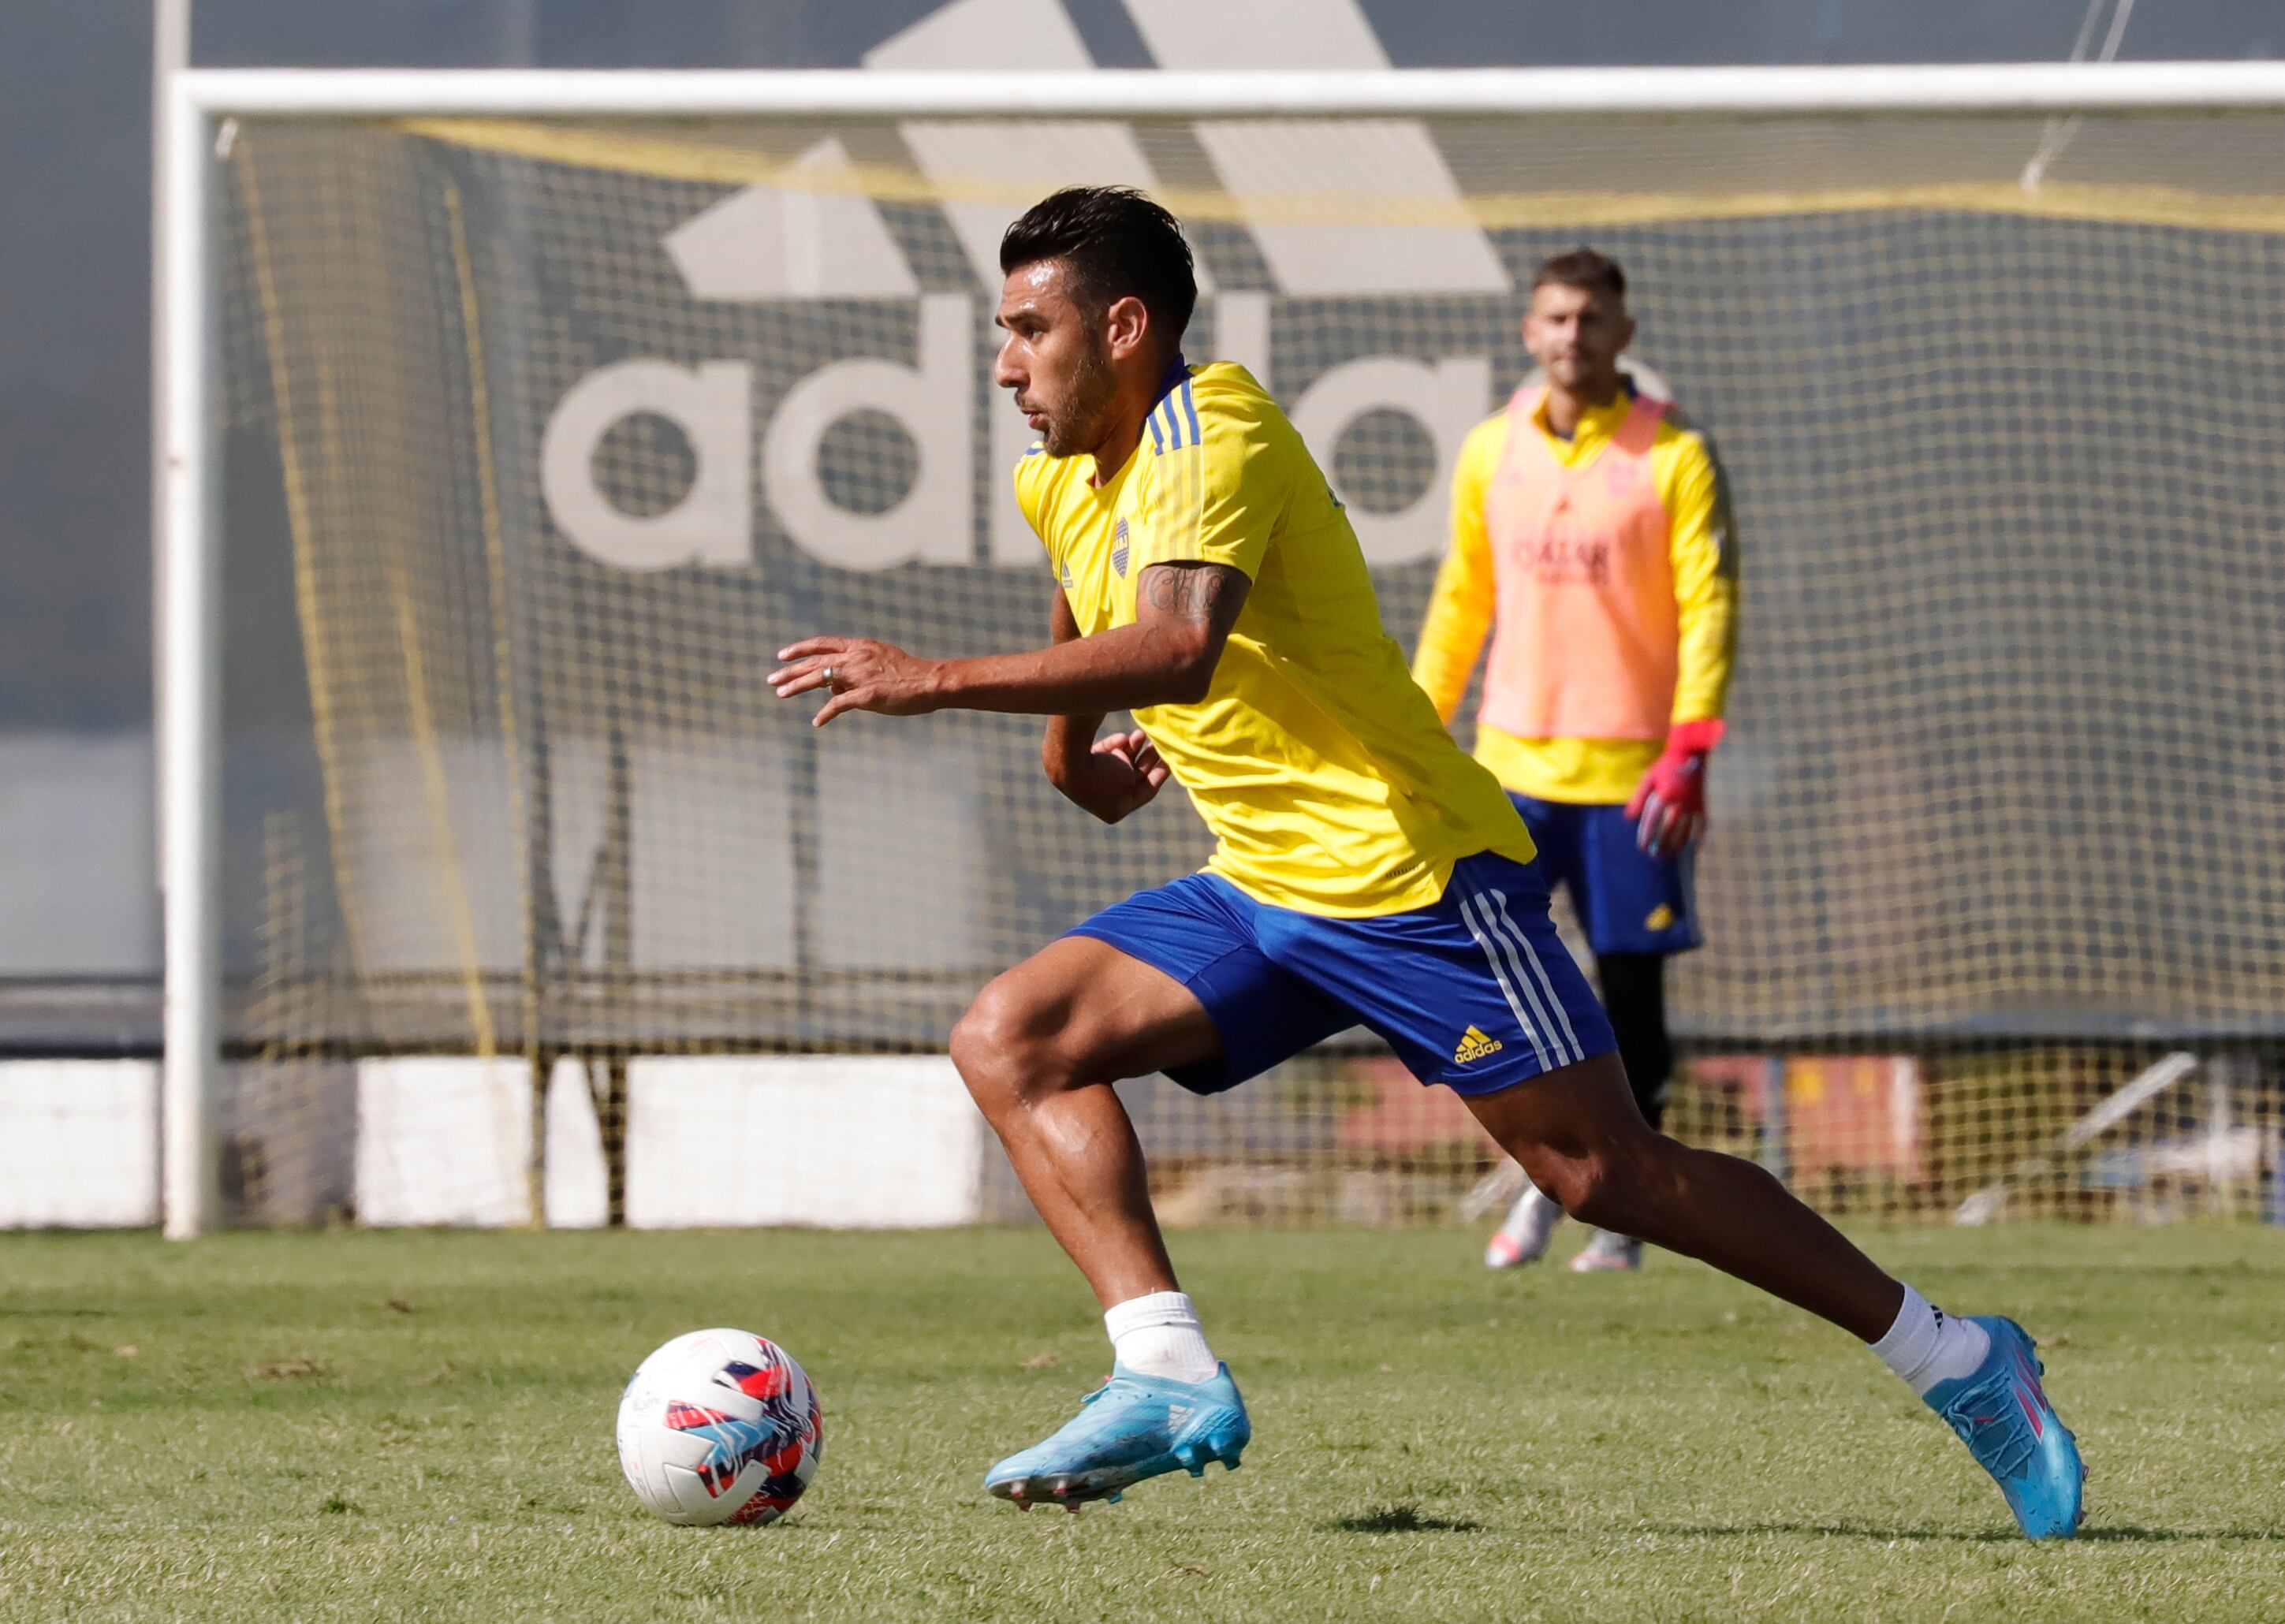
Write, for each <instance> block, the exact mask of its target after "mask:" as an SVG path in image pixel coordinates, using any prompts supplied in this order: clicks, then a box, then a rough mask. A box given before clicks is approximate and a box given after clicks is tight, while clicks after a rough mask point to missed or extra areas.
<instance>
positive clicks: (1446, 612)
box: [1412, 390, 1738, 805]
mask: <svg viewBox="0 0 2285 1624" xmlns="http://www.w3.org/2000/svg"><path fill="white" fill-rule="evenodd" d="M1632 404H1633V403H1632V400H1631V398H1630V396H1629V394H1628V393H1627V391H1625V390H1621V392H1620V394H1619V396H1618V397H1617V398H1616V399H1614V401H1613V402H1612V403H1611V404H1609V405H1607V406H1601V407H1595V408H1590V410H1588V411H1587V412H1584V413H1582V415H1581V417H1580V420H1579V423H1578V427H1577V430H1576V432H1575V433H1574V434H1573V435H1571V437H1570V438H1569V439H1568V440H1566V439H1564V438H1563V437H1561V436H1560V435H1557V434H1555V433H1554V432H1553V431H1552V430H1551V429H1550V428H1548V427H1547V422H1546V418H1545V415H1544V406H1542V408H1541V410H1540V411H1539V412H1535V413H1534V416H1533V423H1534V432H1536V433H1539V434H1542V435H1546V436H1547V442H1548V448H1549V450H1550V451H1551V452H1552V453H1553V454H1554V456H1555V457H1556V459H1558V460H1559V461H1560V462H1561V463H1562V464H1563V465H1564V466H1565V467H1580V466H1581V465H1582V464H1584V463H1587V462H1590V461H1591V460H1592V459H1594V458H1595V457H1596V456H1597V455H1598V454H1599V453H1600V452H1601V451H1602V450H1603V448H1604V446H1605V445H1606V443H1608V442H1609V440H1610V438H1611V436H1612V435H1613V434H1614V433H1615V432H1616V431H1617V429H1618V428H1619V426H1620V425H1621V423H1623V422H1624V421H1625V420H1626V416H1627V412H1628V411H1629V408H1630V407H1631V405H1632ZM1508 433H1509V428H1508V415H1507V413H1506V412H1501V413H1500V415H1499V416H1497V417H1495V418H1491V419H1488V420H1486V421H1484V422H1482V423H1480V424H1478V425H1477V426H1476V428H1474V429H1473V430H1472V431H1471V432H1470V434H1469V435H1468V438H1467V441H1466V443H1464V445H1463V446H1462V447H1461V451H1460V458H1459V463H1458V466H1457V468H1456V469H1455V470H1454V472H1453V476H1452V539H1451V545H1450V549H1449V551H1448V552H1447V553H1445V555H1444V562H1443V565H1442V567H1441V569H1438V570H1437V572H1436V585H1435V589H1434V591H1433V593H1432V595H1431V596H1430V599H1429V602H1428V615H1427V618H1426V620H1425V623H1424V624H1422V626H1421V628H1420V646H1419V648H1418V650H1417V652H1416V653H1415V654H1414V655H1413V660H1412V678H1413V680H1414V681H1416V682H1417V683H1418V684H1419V685H1420V686H1422V687H1423V688H1425V690H1427V694H1428V697H1429V698H1430V699H1432V700H1433V701H1434V702H1435V704H1436V712H1437V714H1438V715H1439V716H1441V717H1442V718H1444V721H1445V723H1446V724H1447V725H1448V726H1449V724H1450V722H1451V720H1452V718H1453V717H1454V716H1455V715H1456V714H1457V712H1458V710H1459V708H1460V702H1461V700H1462V699H1463V698H1464V696H1465V695H1466V694H1467V690H1468V679H1469V678H1470V676H1471V675H1472V673H1473V672H1474V671H1475V666H1476V661H1477V659H1478V657H1479V656H1480V655H1481V654H1482V652H1483V647H1484V640H1485V639H1486V638H1487V637H1488V635H1489V633H1490V632H1491V628H1492V620H1493V616H1495V614H1496V612H1497V606H1498V590H1497V585H1496V578H1495V575H1494V562H1493V558H1492V545H1491V537H1490V534H1489V531H1488V529H1487V527H1486V524H1485V522H1484V497H1485V494H1486V492H1487V491H1488V490H1489V489H1490V487H1491V482H1492V480H1493V478H1494V476H1495V475H1497V474H1498V472H1499V468H1500V463H1501V461H1502V459H1504V457H1505V456H1506V454H1507V443H1508ZM1651 474H1652V477H1653V480H1654V482H1656V485H1657V489H1658V496H1659V500H1660V502H1661V505H1662V506H1664V507H1665V509H1666V511H1667V513H1668V514H1669V515H1670V518H1671V522H1672V526H1673V530H1672V537H1671V540H1670V543H1669V545H1670V548H1671V554H1670V558H1671V564H1672V568H1673V572H1674V598H1675V611H1676V625H1677V628H1678V633H1677V635H1678V640H1679V643H1680V647H1679V648H1678V650H1677V655H1678V663H1677V671H1676V680H1675V685H1674V710H1673V716H1672V720H1674V721H1676V722H1696V721H1703V720H1706V719H1708V718H1718V717H1720V716H1721V715H1722V712H1723V707H1724V703H1725V702H1727V699H1728V696H1729V687H1730V671H1731V664H1732V662H1733V658H1734V655H1735V650H1736V645H1737V628H1738V555H1737V538H1736V536H1735V534H1734V533H1733V531H1732V530H1731V518H1730V500H1729V490H1728V485H1727V482H1726V481H1725V480H1724V476H1723V474H1722V467H1721V463H1720V461H1719V460H1718V459H1716V456H1715V454H1714V449H1713V447H1712V446H1711V445H1710V444H1708V442H1707V439H1706V436H1705V435H1703V434H1702V433H1700V431H1698V430H1697V429H1695V428H1692V427H1691V426H1690V425H1689V424H1688V423H1687V422H1686V421H1684V420H1680V419H1679V414H1678V413H1676V412H1668V413H1667V415H1666V417H1665V419H1664V420H1662V421H1661V423H1660V424H1659V426H1658V437H1657V439H1656V441H1655V442H1654V443H1653V446H1652V449H1651ZM1663 748H1664V746H1663V744H1662V743H1661V741H1658V740H1654V739H1519V738H1517V737H1515V736H1513V735H1512V734H1505V733H1503V732H1501V731H1500V730H1499V729H1497V728H1496V727H1492V726H1488V725H1486V724H1483V723H1478V725H1477V727H1476V749H1475V754H1476V759H1477V760H1479V761H1480V762H1482V763H1483V764H1484V765H1485V766H1487V767H1488V768H1490V769H1491V771H1492V773H1493V775H1494V776H1495V777H1496V778H1497V779H1498V780H1499V781H1500V782H1501V784H1502V785H1503V786H1504V787H1505V788H1508V789H1511V790H1512V791H1514V792H1515V793H1516V794H1518V795H1527V796H1534V797H1535V798H1536V799H1539V800H1543V801H1566V802H1572V803H1575V804H1582V805H1601V804H1619V803H1623V802H1624V801H1626V800H1627V799H1628V798H1629V796H1632V795H1633V794H1634V791H1635V786H1636V785H1637V783H1639V782H1640V781H1641V780H1642V775H1643V774H1644V773H1645V772H1647V771H1648V770H1649V769H1650V765H1651V764H1652V763H1653V761H1655V760H1657V759H1658V755H1659V752H1660V750H1661V749H1663Z"/></svg>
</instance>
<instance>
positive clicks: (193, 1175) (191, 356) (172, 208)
mask: <svg viewBox="0 0 2285 1624" xmlns="http://www.w3.org/2000/svg"><path fill="white" fill-rule="evenodd" d="M166 132H167V145H168V147H169V156H168V161H167V168H166V174H167V200H166V223H167V224H166V235H165V237H164V238H163V239H161V244H160V268H161V281H162V283H163V284H164V286H165V293H164V298H165V305H164V309H165V311H166V326H165V328H164V335H165V341H166V386H167V387H166V393H165V395H164V396H163V397H162V399H161V411H160V446H161V459H162V461H161V492H160V495H161V501H160V514H161V519H162V525H161V545H162V548H163V559H164V569H165V574H164V577H163V578H164V580H165V582H166V594H165V597H164V599H163V600H162V602H161V616H160V619H161V635H162V637H163V639H164V642H163V644H162V647H163V649H164V651H165V656H166V658H165V664H164V667H163V669H162V671H161V676H162V683H161V690H160V710H159V718H158V720H159V744H160V757H159V759H160V764H161V771H160V782H159V825H160V878H161V884H162V885H163V886H164V887H165V890H166V935H165V951H166V971H165V973H166V1002H165V1038H166V1059H165V1064H164V1071H163V1073H162V1081H161V1095H160V1097H161V1114H160V1124H161V1145H162V1153H161V1181H162V1182H161V1203H162V1208H163V1211H164V1213H165V1221H166V1231H167V1234H168V1236H169V1238H171V1239H176V1240H183V1239H187V1238H189V1237H190V1236H197V1235H202V1234H204V1233H205V1232H206V1231H207V1230H208V1229H209V1228H212V1227H213V1225H214V1222H215V1217H216V1207H217V1204H218V1203H217V1195H216V1154H215V1152H216V1144H215V1133H214V1123H213V1120H212V1112H213V1103H214V1098H215V1084H216V1078H217V1077H218V1075H219V1073H220V1070H221V1035H222V1034H221V1022H222V929H221V919H220V914H221V901H222V878H221V868H222V817H221V800H222V725H221V710H222V658H221V641H222V639H221V629H222V627H221V622H222V616H221V598H222V568H221V555H222V545H221V543H222V536H221V530H222V527H221V524H220V522H219V510H218V503H217V498H218V496H219V488H220V480H219V479H218V478H217V477H216V474H217V470H216V457H215V452H216V447H217V443H218V441H217V435H216V424H215V413H214V410H213V399H214V391H213V388H212V380H211V376H210V373H211V368H212V365H213V360H214V357H215V353H216V316H215V312H214V310H213V303H212V301H210V300H209V299H208V296H207V280H208V275H209V272H210V270H211V264H212V246H211V245H212V236H213V221H212V213H211V203H212V192H213V186H212V177H213V174H214V164H213V161H212V159H211V157H210V156H209V154H208V151H207V140H208V123H207V118H206V114H205V113H204V112H203V111H202V110H201V109H200V106H199V105H198V103H197V102H196V101H195V100H194V99H193V98H192V96H191V95H190V94H189V92H188V90H187V85H186V83H185V82H182V81H178V82H177V89H176V90H175V91H174V92H173V93H172V94H170V95H169V97H168V98H167V109H166Z"/></svg>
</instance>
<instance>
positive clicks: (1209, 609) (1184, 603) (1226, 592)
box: [1142, 564, 1251, 632]
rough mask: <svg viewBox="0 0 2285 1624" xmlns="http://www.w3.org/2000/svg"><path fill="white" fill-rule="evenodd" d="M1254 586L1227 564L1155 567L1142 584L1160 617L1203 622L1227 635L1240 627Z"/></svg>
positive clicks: (1146, 599)
mask: <svg viewBox="0 0 2285 1624" xmlns="http://www.w3.org/2000/svg"><path fill="white" fill-rule="evenodd" d="M1250 584H1251V583H1250V582H1248V581H1247V580H1246V578H1245V572H1244V571H1243V570H1238V569H1231V568H1230V567H1229V565H1227V564H1153V565H1151V566H1150V569H1146V570H1144V571H1143V572H1142V593H1143V600H1144V601H1145V602H1147V603H1149V604H1150V607H1151V608H1154V609H1156V610H1158V612H1159V613H1160V614H1162V615H1178V616H1182V618H1184V619H1186V620H1194V619H1203V620H1205V621H1206V622H1207V623H1208V624H1211V625H1213V627H1214V629H1215V630H1216V631H1218V632H1228V631H1229V629H1230V627H1231V626H1233V625H1235V624H1237V615H1238V611H1239V610H1240V609H1242V608H1245V592H1246V588H1247V587H1248V586H1249V585H1250Z"/></svg>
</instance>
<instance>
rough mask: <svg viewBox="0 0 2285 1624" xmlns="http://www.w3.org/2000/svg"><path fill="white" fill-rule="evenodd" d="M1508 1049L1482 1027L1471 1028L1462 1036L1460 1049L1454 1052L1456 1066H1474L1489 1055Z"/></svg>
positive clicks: (1453, 1057) (1453, 1059)
mask: <svg viewBox="0 0 2285 1624" xmlns="http://www.w3.org/2000/svg"><path fill="white" fill-rule="evenodd" d="M1505 1047H1507V1045H1506V1044H1504V1043H1502V1042H1501V1041H1500V1040H1498V1039H1497V1038H1494V1037H1490V1036H1488V1035H1487V1034H1486V1033H1485V1032H1484V1030H1483V1029H1482V1028H1481V1027H1480V1026H1471V1027H1469V1028H1468V1030H1467V1031H1465V1032H1462V1033H1461V1034H1460V1047H1458V1048H1456V1049H1454V1050H1453V1051H1452V1063H1453V1064H1454V1065H1456V1066H1464V1065H1471V1064H1473V1063H1475V1062H1477V1061H1479V1060H1481V1059H1482V1058H1483V1057H1484V1056H1485V1055H1496V1054H1498V1053H1499V1052H1500V1051H1501V1050H1502V1049H1504V1048H1505Z"/></svg>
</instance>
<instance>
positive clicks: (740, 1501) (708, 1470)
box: [619, 1330, 825, 1526]
mask: <svg viewBox="0 0 2285 1624" xmlns="http://www.w3.org/2000/svg"><path fill="white" fill-rule="evenodd" d="M824 1458H825V1436H824V1415H823V1412H822V1411H821V1408H819V1405H818V1401H817V1389H816V1388H814V1387H813V1386H811V1385H809V1377H807V1376H806V1375H805V1374H804V1372H803V1370H802V1368H801V1367H800V1366H799V1365H797V1364H796V1363H795V1362H794V1361H793V1356H792V1355H791V1354H790V1353H787V1352H786V1351H785V1350H784V1349H783V1348H781V1347H780V1346H779V1345H777V1344H776V1343H774V1342H772V1341H771V1340H770V1339H769V1338H766V1337H757V1336H754V1335H752V1334H751V1333H750V1332H748V1331H742V1330H694V1331H690V1332H687V1334H685V1335H683V1336H679V1337H677V1338H675V1339H674V1340H673V1341H671V1342H670V1343H668V1344H667V1345H665V1346H664V1347H663V1348H661V1349H659V1350H658V1352H656V1353H653V1354H652V1355H651V1356H650V1357H649V1358H648V1359H646V1360H644V1361H642V1363H641V1364H640V1365H638V1366H637V1367H636V1368H635V1373H634V1377H633V1379H632V1380H631V1381H629V1382H628V1383H627V1390H626V1392H625V1393H624V1394H622V1395H621V1397H620V1399H619V1469H620V1470H621V1471H624V1472H625V1473H626V1474H627V1482H628V1483H629V1484H630V1485H632V1487H633V1488H634V1491H635V1498H636V1499H638V1500H640V1501H641V1502H643V1504H645V1505H647V1506H648V1507H649V1508H650V1509H651V1510H654V1511H656V1512H657V1513H658V1514H659V1515H660V1516H661V1517H664V1518H666V1520H667V1521H669V1522H671V1523H691V1524H697V1525H699V1526H712V1525H714V1524H717V1523H773V1522H775V1521H776V1520H777V1519H778V1518H781V1517H782V1516H784V1515H785V1514H786V1512H787V1510H789V1508H790V1507H791V1506H792V1505H793V1502H795V1501H797V1500H798V1499H800V1498H801V1493H802V1490H804V1489H805V1488H807V1487H809V1480H810V1479H811V1478H812V1477H813V1476H814V1475H815V1474H816V1471H817V1463H819V1462H820V1461H821V1460H823V1459H824Z"/></svg>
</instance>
